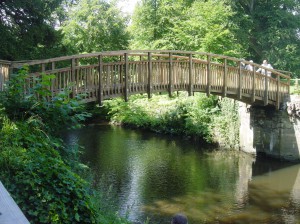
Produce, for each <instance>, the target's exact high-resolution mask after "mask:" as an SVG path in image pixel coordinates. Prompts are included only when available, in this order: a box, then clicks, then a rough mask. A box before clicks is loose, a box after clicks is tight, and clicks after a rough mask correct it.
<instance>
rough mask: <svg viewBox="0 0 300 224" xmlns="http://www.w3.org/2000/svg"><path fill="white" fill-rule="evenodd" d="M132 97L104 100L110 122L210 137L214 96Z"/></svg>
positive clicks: (171, 132) (214, 104)
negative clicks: (125, 100)
mask: <svg viewBox="0 0 300 224" xmlns="http://www.w3.org/2000/svg"><path fill="white" fill-rule="evenodd" d="M145 97H146V96H138V95H135V96H132V97H131V98H130V100H129V102H128V103H126V102H124V101H122V100H121V99H113V100H110V101H105V102H104V108H106V110H108V111H109V116H110V119H111V122H113V123H121V124H124V125H127V126H133V127H139V128H145V129H150V130H153V131H156V132H161V133H169V134H177V135H185V136H197V137H201V138H203V139H206V140H207V141H211V140H212V138H211V137H212V133H211V128H210V122H211V119H212V116H213V114H214V113H215V112H216V109H215V108H216V102H217V100H216V98H215V97H209V98H208V97H206V96H204V95H203V94H196V95H195V96H194V97H187V96H186V94H180V95H179V97H178V98H177V97H175V98H169V97H168V96H166V95H162V96H161V95H154V96H153V97H152V98H151V99H146V98H145Z"/></svg>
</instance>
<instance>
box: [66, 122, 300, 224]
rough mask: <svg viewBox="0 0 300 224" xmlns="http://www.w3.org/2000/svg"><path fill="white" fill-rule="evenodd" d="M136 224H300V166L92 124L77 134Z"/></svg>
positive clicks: (88, 157) (72, 138)
mask: <svg viewBox="0 0 300 224" xmlns="http://www.w3.org/2000/svg"><path fill="white" fill-rule="evenodd" d="M67 141H69V142H79V143H80V144H81V145H83V146H85V148H86V149H85V151H84V154H83V159H84V161H85V162H87V163H89V164H90V167H91V168H92V169H93V171H94V172H96V180H95V181H98V180H100V179H101V181H104V182H105V184H107V186H108V185H112V186H113V189H114V191H115V193H116V195H117V196H116V197H117V200H118V205H119V212H120V214H121V215H124V216H125V214H127V213H128V214H129V219H130V220H131V221H132V222H133V223H143V222H144V221H145V220H146V219H147V217H148V218H150V223H151V224H159V223H166V224H167V223H170V219H171V217H172V215H173V214H175V213H177V212H182V213H185V214H186V215H187V216H188V218H189V223H190V224H198V223H199V224H201V223H243V224H244V223H280V224H281V223H287V224H290V223H300V165H299V164H291V163H286V162H280V161H276V160H269V159H266V158H263V157H257V158H253V157H252V156H249V155H246V154H243V153H229V152H218V151H212V150H208V149H205V148H202V146H201V145H196V144H193V143H191V142H190V141H187V140H184V139H181V138H180V137H177V138H172V137H166V136H160V135H158V134H153V133H147V132H141V131H134V130H128V129H123V128H121V127H111V126H108V125H90V126H87V127H85V128H83V129H81V130H77V131H72V132H69V133H68V135H67Z"/></svg>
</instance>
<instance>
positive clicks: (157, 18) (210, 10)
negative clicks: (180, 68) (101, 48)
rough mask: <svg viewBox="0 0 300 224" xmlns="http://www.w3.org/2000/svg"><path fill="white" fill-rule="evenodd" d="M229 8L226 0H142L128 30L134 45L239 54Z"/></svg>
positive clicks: (136, 46)
mask: <svg viewBox="0 0 300 224" xmlns="http://www.w3.org/2000/svg"><path fill="white" fill-rule="evenodd" d="M232 16H233V12H232V9H231V8H230V7H229V6H228V5H226V2H225V1H214V0H209V1H181V0H178V1H169V0H155V1H153V0H144V1H141V2H140V4H139V5H138V6H137V7H136V10H135V13H134V15H133V20H132V25H131V27H130V31H131V33H132V36H133V40H132V43H131V48H133V49H136V48H137V49H140V48H141V49H145V48H150V49H170V50H191V51H204V52H213V53H217V54H226V55H232V56H239V55H241V46H240V45H239V44H238V43H237V42H236V39H237V38H236V36H235V35H234V31H235V29H236V25H235V24H233V23H230V22H229V20H230V19H231V18H232Z"/></svg>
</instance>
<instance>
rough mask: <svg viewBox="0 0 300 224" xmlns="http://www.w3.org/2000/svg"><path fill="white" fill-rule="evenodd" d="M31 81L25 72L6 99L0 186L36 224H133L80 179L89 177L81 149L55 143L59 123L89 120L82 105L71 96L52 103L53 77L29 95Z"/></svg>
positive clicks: (1, 112)
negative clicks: (26, 86) (82, 160)
mask: <svg viewBox="0 0 300 224" xmlns="http://www.w3.org/2000/svg"><path fill="white" fill-rule="evenodd" d="M26 76H27V70H26V68H25V69H23V70H21V71H20V72H19V73H18V74H16V75H14V76H13V77H12V78H11V80H10V83H9V85H8V86H7V89H6V90H5V91H4V92H2V93H1V98H0V180H1V181H2V182H3V184H4V185H5V187H6V188H7V190H8V191H9V192H10V193H11V195H12V197H13V198H14V200H15V201H16V202H17V204H18V205H19V206H20V208H21V210H22V211H23V212H24V214H25V216H26V217H27V218H28V219H29V221H30V222H31V223H68V224H69V223H104V224H106V223H107V224H110V223H116V224H117V223H128V222H127V221H126V220H125V219H123V218H120V217H119V216H118V214H117V213H116V212H114V210H112V209H113V208H112V207H107V205H106V204H105V203H109V202H108V201H105V200H104V199H105V198H104V197H105V196H106V195H103V193H102V192H100V191H98V189H97V190H95V189H92V188H91V186H92V182H91V183H89V182H87V181H85V180H84V179H83V178H82V177H80V176H79V175H78V174H82V176H84V177H85V178H86V177H87V176H90V174H89V173H88V171H89V170H88V168H87V166H85V165H84V164H81V163H79V153H80V147H79V146H78V145H72V146H65V145H64V143H63V141H62V140H61V139H59V138H57V137H54V135H55V134H57V133H55V132H54V130H57V129H58V127H62V125H63V124H58V123H57V122H60V123H64V122H65V121H72V119H75V124H79V122H80V121H81V120H83V119H84V118H85V117H86V114H84V115H81V113H82V111H81V109H82V108H80V107H81V106H80V104H79V103H78V102H76V99H74V100H70V99H69V98H68V97H67V96H68V95H69V91H68V90H65V91H66V92H65V93H61V94H59V96H57V97H56V99H52V100H51V99H50V95H49V94H50V92H49V84H50V83H51V82H52V78H53V76H51V75H42V77H40V78H38V79H39V80H38V81H40V84H39V85H36V86H31V88H29V89H26V90H27V91H26V92H24V86H25V84H26ZM78 108H79V109H80V110H77V109H78ZM60 116H61V117H60ZM78 116H79V117H78ZM55 119H57V120H58V121H55ZM56 125H57V126H56ZM74 171H75V172H76V173H78V174H75V173H74ZM86 179H87V180H88V178H86ZM98 195H103V197H99V196H98ZM105 207H106V208H107V209H106V210H102V208H105Z"/></svg>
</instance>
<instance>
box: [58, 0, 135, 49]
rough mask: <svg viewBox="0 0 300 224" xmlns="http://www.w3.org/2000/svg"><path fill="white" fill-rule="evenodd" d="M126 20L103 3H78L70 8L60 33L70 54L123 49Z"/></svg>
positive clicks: (110, 4) (88, 0) (108, 4)
mask: <svg viewBox="0 0 300 224" xmlns="http://www.w3.org/2000/svg"><path fill="white" fill-rule="evenodd" d="M126 23H127V18H124V17H122V15H121V13H120V10H119V9H118V8H117V7H116V6H115V5H114V4H112V3H108V2H107V1H104V0H100V1H99V0H81V1H79V2H78V4H77V5H74V6H73V7H71V8H70V10H69V13H68V19H67V20H66V21H65V22H64V23H63V25H62V27H61V30H62V32H63V34H64V39H63V42H64V44H65V45H66V46H68V48H69V50H71V52H72V53H86V52H88V53H90V52H99V51H111V50H123V49H126V48H127V45H128V39H129V35H128V33H127V32H126Z"/></svg>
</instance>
